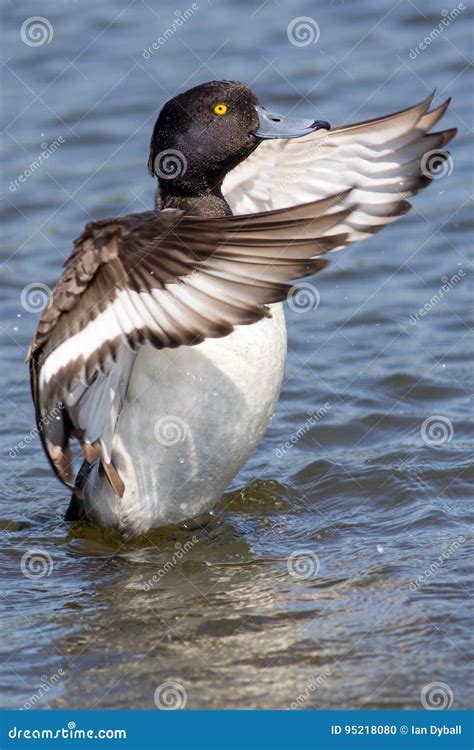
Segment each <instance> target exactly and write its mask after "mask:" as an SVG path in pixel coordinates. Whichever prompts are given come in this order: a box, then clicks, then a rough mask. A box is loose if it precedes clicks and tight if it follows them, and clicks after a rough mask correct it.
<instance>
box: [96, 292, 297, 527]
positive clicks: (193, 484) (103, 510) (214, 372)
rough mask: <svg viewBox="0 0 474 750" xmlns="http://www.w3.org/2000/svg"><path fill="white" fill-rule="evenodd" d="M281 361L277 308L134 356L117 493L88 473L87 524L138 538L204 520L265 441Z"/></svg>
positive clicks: (116, 447) (116, 453) (117, 448)
mask: <svg viewBox="0 0 474 750" xmlns="http://www.w3.org/2000/svg"><path fill="white" fill-rule="evenodd" d="M285 359H286V326H285V319H284V314H283V309H282V305H280V304H278V305H272V317H271V318H267V319H264V320H261V321H259V322H258V323H254V324H253V325H249V326H240V327H237V328H236V329H235V331H234V332H233V333H232V334H230V335H229V336H226V337H225V338H222V339H208V340H206V341H204V342H203V343H202V344H199V345H198V346H192V347H187V346H182V347H179V348H177V349H166V350H161V351H157V350H156V349H153V348H152V347H150V346H144V347H143V348H142V349H140V350H139V353H138V356H137V359H136V362H135V366H134V369H133V371H132V374H131V378H130V382H129V386H128V390H127V393H126V398H125V402H124V405H123V408H122V412H121V414H120V417H119V420H118V423H117V428H116V431H115V435H114V438H113V443H112V460H113V461H114V464H115V466H116V468H117V469H118V471H119V473H120V475H121V477H122V479H123V480H124V482H125V488H126V489H125V493H124V495H123V497H122V498H117V497H116V495H114V493H113V492H112V490H111V488H110V485H109V484H108V481H107V480H106V478H105V477H104V476H103V475H102V474H101V473H100V472H98V467H97V466H96V467H94V469H93V471H92V472H91V473H90V475H89V478H88V481H87V485H86V487H85V494H86V498H87V505H86V512H87V514H88V516H89V517H91V518H92V519H93V520H96V521H97V522H99V523H100V524H101V525H105V526H117V527H119V528H120V529H121V530H122V531H126V532H128V533H139V532H141V531H146V530H148V529H150V528H153V527H157V526H163V525H168V524H175V523H180V522H182V521H184V520H186V519H189V518H192V517H193V516H197V515H199V514H201V513H203V512H206V511H208V510H210V509H211V508H212V507H213V505H215V503H216V502H217V501H218V500H219V498H220V497H221V495H222V493H223V492H224V490H225V489H226V487H227V486H228V484H229V482H230V481H231V480H232V479H233V477H234V476H235V475H236V474H237V473H238V471H239V470H240V468H241V467H242V466H243V464H244V463H245V461H246V460H247V458H248V457H249V456H250V455H251V453H252V452H253V450H254V449H255V447H256V445H257V443H258V442H259V440H260V439H261V438H262V436H263V434H264V433H265V430H266V428H267V426H268V423H269V421H270V419H271V416H272V414H273V411H274V408H275V404H276V402H277V399H278V395H279V391H280V386H281V382H282V379H283V373H284V367H285Z"/></svg>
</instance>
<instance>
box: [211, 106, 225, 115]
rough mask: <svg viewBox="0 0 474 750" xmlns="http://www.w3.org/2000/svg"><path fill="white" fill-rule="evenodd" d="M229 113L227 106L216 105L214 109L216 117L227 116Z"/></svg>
mask: <svg viewBox="0 0 474 750" xmlns="http://www.w3.org/2000/svg"><path fill="white" fill-rule="evenodd" d="M226 112H227V104H216V106H215V107H214V113H215V114H216V115H225V113H226Z"/></svg>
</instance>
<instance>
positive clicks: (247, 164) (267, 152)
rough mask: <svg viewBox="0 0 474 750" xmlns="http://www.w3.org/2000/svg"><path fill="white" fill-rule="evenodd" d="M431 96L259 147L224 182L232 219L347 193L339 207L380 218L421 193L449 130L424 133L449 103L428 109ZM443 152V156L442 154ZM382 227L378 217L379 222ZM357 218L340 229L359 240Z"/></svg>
mask: <svg viewBox="0 0 474 750" xmlns="http://www.w3.org/2000/svg"><path fill="white" fill-rule="evenodd" d="M432 98H433V96H430V97H428V98H427V99H426V100H425V101H423V102H421V103H420V104H418V105H416V106H415V107H411V108H409V109H405V110H403V111H401V112H396V113H395V114H391V115H388V116H386V117H380V118H378V119H375V120H368V121H366V122H360V123H356V124H354V125H345V126H343V127H339V128H335V129H334V130H331V131H323V130H318V131H316V132H315V133H311V134H310V135H307V136H304V137H303V138H293V139H288V140H268V141H263V142H262V143H261V144H260V145H259V146H258V148H257V149H256V150H255V151H254V152H253V154H251V155H250V157H249V158H248V159H245V161H243V162H241V163H240V164H239V165H238V166H237V167H236V168H235V169H234V170H232V171H231V172H230V173H229V174H228V175H227V177H226V179H225V180H224V184H223V193H224V196H225V199H226V200H227V202H228V203H229V205H230V207H231V209H232V212H233V213H234V214H246V213H253V212H257V211H266V210H270V209H276V208H283V207H287V206H293V205H297V204H300V203H305V202H307V201H311V200H315V199H318V198H326V197H327V196H329V195H332V194H334V193H336V192H340V191H343V190H347V189H348V188H350V187H353V188H355V189H354V190H353V191H352V192H351V194H350V196H349V199H348V200H347V201H346V204H345V205H349V206H350V205H354V204H356V203H360V204H362V205H364V206H367V207H373V208H374V210H377V211H378V212H379V213H380V216H381V217H383V214H384V212H385V213H387V215H390V212H391V207H392V206H393V205H394V204H395V203H396V202H397V201H400V200H404V199H406V198H409V197H410V196H411V195H414V194H415V193H417V192H418V191H419V190H420V189H422V188H423V187H425V186H426V185H427V184H428V183H429V182H430V180H431V177H430V175H435V176H436V174H438V170H439V169H441V168H442V165H441V161H442V159H443V158H446V156H447V154H446V153H445V152H443V151H442V149H443V147H444V146H445V145H446V144H447V143H448V142H449V141H450V140H451V138H453V136H454V135H455V134H456V129H451V130H443V131H439V132H435V133H428V131H429V130H430V129H431V128H432V127H434V125H435V124H436V123H437V122H438V120H439V119H440V118H441V117H442V115H443V114H444V113H445V111H446V109H447V107H448V104H449V100H448V101H447V102H445V103H444V104H442V105H441V106H440V107H437V108H436V109H433V110H432V111H431V112H430V111H429V107H430V104H431V101H432ZM443 154H444V156H443ZM381 221H382V218H381ZM364 222H365V217H364V215H363V214H362V213H358V214H354V215H353V216H351V217H350V221H349V225H348V229H352V230H353V231H360V232H361V236H360V237H361V238H362V237H363V236H364Z"/></svg>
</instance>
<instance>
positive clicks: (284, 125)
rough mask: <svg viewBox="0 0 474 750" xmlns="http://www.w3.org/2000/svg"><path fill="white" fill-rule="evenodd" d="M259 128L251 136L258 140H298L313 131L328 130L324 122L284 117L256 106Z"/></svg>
mask: <svg viewBox="0 0 474 750" xmlns="http://www.w3.org/2000/svg"><path fill="white" fill-rule="evenodd" d="M256 110H257V114H258V119H259V123H260V124H259V126H258V128H257V130H254V132H253V135H254V136H255V137H256V138H258V139H259V140H268V139H270V138H300V137H301V136H302V135H308V133H313V132H314V131H315V130H330V129H331V126H330V124H329V123H328V122H327V121H326V120H308V119H303V118H301V117H286V116H285V115H278V114H276V113H275V112H269V111H268V110H267V109H265V108H264V107H260V106H256Z"/></svg>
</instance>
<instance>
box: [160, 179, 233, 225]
mask: <svg viewBox="0 0 474 750" xmlns="http://www.w3.org/2000/svg"><path fill="white" fill-rule="evenodd" d="M170 183H171V181H169V182H167V181H165V180H159V183H158V191H157V193H156V208H157V209H158V210H162V209H163V208H179V209H181V210H182V211H185V212H186V214H188V216H205V217H206V218H209V219H210V218H214V217H216V216H232V211H231V209H230V206H229V204H228V203H227V201H226V200H225V198H224V196H223V195H222V191H221V187H220V185H219V186H218V187H216V188H213V189H212V190H203V191H201V192H199V193H188V192H186V191H183V192H181V191H179V190H176V188H174V187H173V186H172V185H171V184H170Z"/></svg>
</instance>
